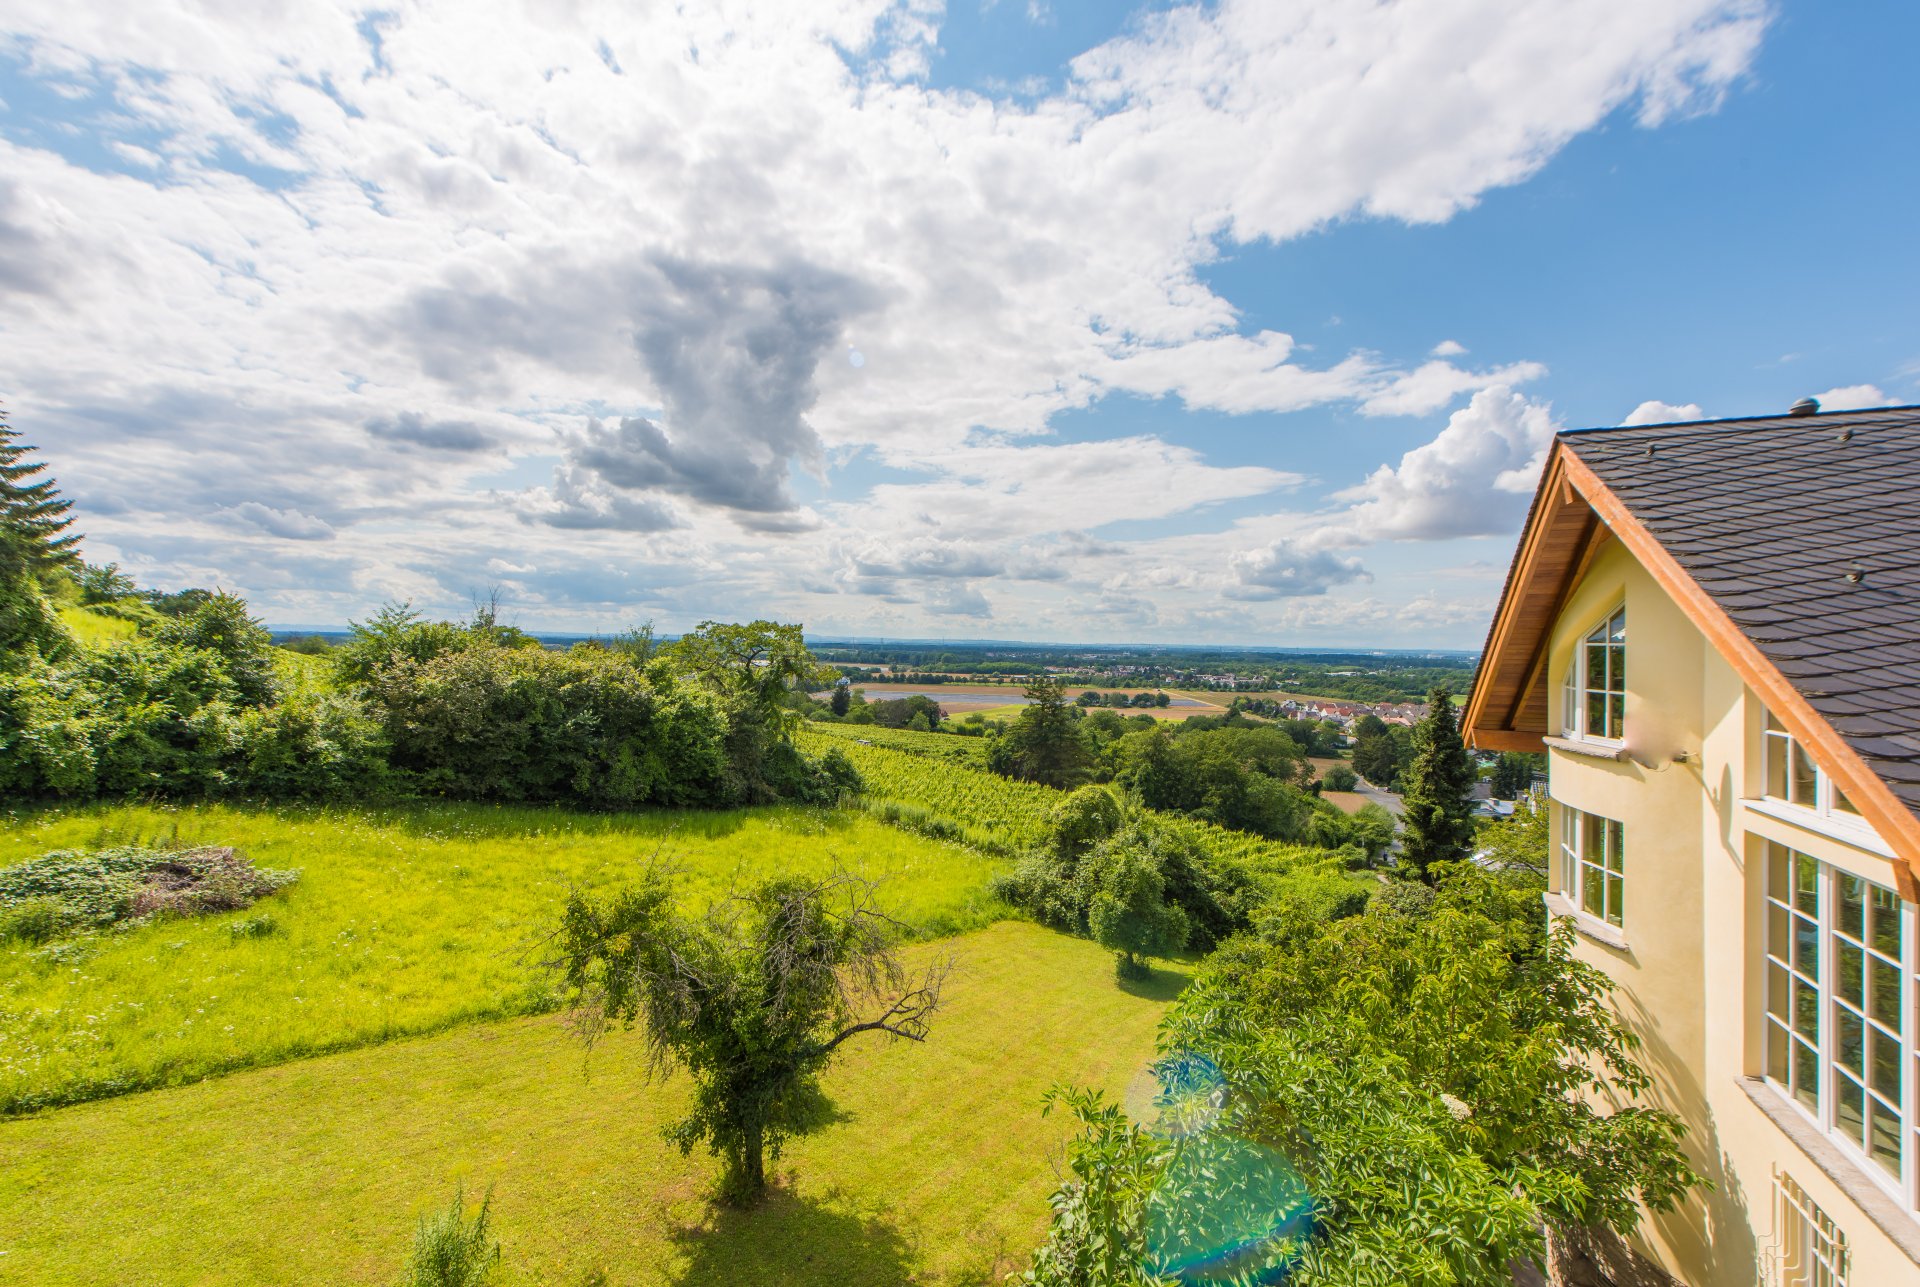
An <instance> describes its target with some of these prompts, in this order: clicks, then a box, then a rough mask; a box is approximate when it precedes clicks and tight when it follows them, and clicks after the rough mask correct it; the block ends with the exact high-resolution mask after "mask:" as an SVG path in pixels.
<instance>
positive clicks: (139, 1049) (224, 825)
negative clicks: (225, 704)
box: [0, 804, 1007, 1278]
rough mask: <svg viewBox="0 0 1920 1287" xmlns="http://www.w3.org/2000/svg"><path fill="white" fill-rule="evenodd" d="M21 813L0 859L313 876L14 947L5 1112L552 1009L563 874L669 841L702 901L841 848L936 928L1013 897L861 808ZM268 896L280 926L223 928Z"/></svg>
mask: <svg viewBox="0 0 1920 1287" xmlns="http://www.w3.org/2000/svg"><path fill="white" fill-rule="evenodd" d="M8 821H9V824H10V825H8V826H7V827H6V829H5V830H4V832H0V865H5V864H8V863H13V862H18V861H20V860H22V859H24V858H28V857H32V856H35V855H38V854H40V853H43V852H45V851H47V850H51V849H61V848H99V847H104V846H106V845H110V844H115V843H130V842H138V841H143V840H154V839H158V840H163V841H165V842H167V843H174V842H179V843H186V844H232V845H236V846H238V847H240V848H241V849H243V850H244V851H245V852H246V853H247V854H248V855H249V856H250V857H251V858H252V859H253V860H254V861H255V863H256V864H258V865H259V866H262V867H273V868H283V867H297V868H300V869H302V871H303V873H304V874H303V875H302V877H301V879H300V881H299V883H298V884H296V885H295V886H293V888H291V889H290V890H287V891H286V892H284V893H282V894H278V895H276V896H274V897H272V898H269V899H267V900H265V901H263V902H261V903H259V904H256V905H255V906H254V907H253V908H252V909H250V910H249V911H246V912H238V913H232V914H229V915H225V916H215V917H207V918H203V919H196V920H176V921H167V922H161V923H157V924H152V925H147V926H144V927H142V928H139V929H136V930H133V931H131V932H129V933H125V934H114V935H105V936H101V937H99V938H97V939H93V940H89V941H88V942H87V944H86V947H85V949H83V952H82V954H81V955H80V956H79V958H78V959H49V957H50V954H49V953H48V952H47V951H46V950H45V949H39V950H34V949H29V948H27V947H25V946H22V945H19V944H13V945H9V946H6V947H3V948H0V1112H19V1111H21V1110H23V1109H32V1108H35V1107H40V1106H44V1105H48V1104H58V1103H71V1102H75V1101H78V1100H84V1099H91V1098H98V1097H100V1096H102V1095H111V1094H116V1093H121V1092H124V1091H129V1090H137V1089H142V1088H146V1087H151V1086H159V1085H172V1084H178V1083H182V1082H187V1081H193V1080H195V1079H198V1078H201V1077H205V1076H207V1075H209V1074H212V1073H216V1072H223V1071H227V1070H230V1069H234V1068H241V1067H248V1066H254V1065H262V1064H273V1063H279V1062H282V1061H284V1060H288V1059H293V1058H298V1057H301V1056H304V1055H311V1054H316V1053H320V1052H323V1051H327V1050H339V1049H346V1048H349V1047H354V1046H361V1045H365V1044H367V1043H369V1042H377V1041H383V1040H388V1039H391V1038H394V1037H398V1036H404V1035H409V1034H418V1033H423V1032H432V1031H436V1030H438V1029H442V1028H446V1027H448V1026H450V1025H453V1024H458V1023H463V1022H472V1021H476V1020H481V1019H492V1018H501V1017H504V1016H507V1015H514V1014H526V1013H530V1012H533V1011H537V1010H539V1009H541V1008H542V1007H543V1006H545V1005H546V1004H547V1003H548V1002H549V999H550V984H549V980H548V977H547V975H546V972H545V971H544V970H542V969H541V968H540V967H539V965H538V958H539V955H540V947H539V944H540V940H541V939H542V938H543V937H544V935H545V934H546V933H547V932H548V931H550V930H551V928H552V927H553V925H554V923H555V922H556V920H557V918H558V914H559V909H560V904H561V901H562V900H563V899H564V898H565V896H566V893H567V890H568V889H569V888H570V887H572V886H573V885H575V884H579V885H583V886H589V887H592V886H606V885H610V884H616V883H618V882H620V881H621V880H623V879H624V878H626V877H628V876H630V875H631V874H632V873H634V872H635V871H636V870H638V869H639V868H640V867H642V866H643V865H644V864H646V863H647V862H648V861H649V860H650V859H652V858H653V857H654V856H655V855H656V854H657V855H659V857H660V858H661V859H662V860H663V861H666V862H668V863H670V864H671V865H673V866H674V867H676V868H678V869H680V870H681V871H682V872H683V873H684V878H683V888H684V889H685V891H686V893H687V894H688V896H689V898H690V899H692V900H694V901H695V902H704V901H705V900H707V899H708V898H711V897H714V896H718V895H722V894H724V893H725V892H726V891H728V890H730V889H733V888H737V887H739V886H741V885H743V884H749V883H752V882H754V881H756V880H758V879H760V878H762V877H763V876H765V875H768V874H771V873H773V872H776V871H782V872H801V873H808V872H824V871H827V870H830V869H831V868H833V867H834V866H836V865H844V866H846V867H847V868H849V869H850V870H853V871H856V872H860V873H863V874H865V875H868V876H872V877H877V878H881V879H883V880H884V881H885V885H884V886H883V893H882V900H881V901H882V903H883V905H884V906H886V907H887V909H888V910H890V911H891V912H892V913H893V914H894V915H896V916H898V917H900V918H901V919H903V920H905V921H907V922H908V923H910V924H912V925H914V926H916V927H917V928H918V929H920V930H921V931H922V932H923V933H926V934H929V935H937V934H951V933H957V932H960V931H963V930H967V929H973V928H977V927H979V926H981V925H984V924H987V923H988V922H990V921H992V920H995V919H997V918H998V917H1000V916H1003V915H1005V914H1006V912H1007V909H1006V908H1005V906H1004V905H1002V904H1000V903H999V902H998V901H997V900H995V899H993V898H992V897H991V895H989V894H988V893H987V891H986V885H987V880H988V878H989V876H991V874H992V873H993V872H994V871H995V870H996V869H997V868H998V866H999V863H998V861H997V860H995V859H992V858H989V857H985V856H983V855H981V854H978V853H976V852H974V851H972V850H969V849H964V848H960V847H957V846H954V845H949V844H945V843H941V842H939V841H934V840H929V839H926V838H924V837H920V836H916V835H912V834H908V833H906V832H903V831H901V830H899V829H897V828H893V827H888V826H884V825H881V824H880V823H877V822H875V821H873V820H871V819H869V818H866V817H864V816H861V815H859V814H856V813H850V812H835V811H824V810H809V809H760V810H753V811H751V812H745V811H740V812H722V813H670V812H655V813H645V814H631V815H605V814H583V813H571V812H567V811H563V810H558V809H510V808H499V807H489V806H483V805H453V804H449V805H422V806H414V807H409V808H393V809H319V808H298V807H274V808H271V809H264V808H263V809H253V808H235V807H227V806H213V805H209V806H198V807H190V808H145V807H137V808H129V807H98V808H81V809H65V810H52V811H47V812H44V813H29V814H25V815H15V816H12V817H10V818H9V819H8ZM261 913H265V914H267V915H270V916H271V917H272V918H273V921H274V924H275V927H276V931H277V932H275V933H272V934H270V935H269V936H267V937H261V938H237V937H235V936H234V935H233V934H232V933H230V932H229V930H228V925H229V924H230V923H233V922H235V921H238V920H241V919H245V918H248V917H251V916H257V915H259V914H261ZM52 955H57V954H52ZM4 1277H5V1272H4V1266H3V1265H0V1278H4Z"/></svg>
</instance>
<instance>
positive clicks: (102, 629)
mask: <svg viewBox="0 0 1920 1287" xmlns="http://www.w3.org/2000/svg"><path fill="white" fill-rule="evenodd" d="M60 620H61V622H62V623H63V624H65V626H66V627H67V629H68V630H70V631H72V632H73V637H74V638H75V639H78V640H79V641H80V643H81V644H82V645H83V646H84V647H88V648H99V647H103V646H104V645H106V644H110V643H115V642H117V641H119V640H121V639H131V638H133V637H134V635H136V634H138V633H139V632H140V630H139V627H138V626H136V625H134V623H133V622H131V621H128V620H127V619H126V618H124V617H110V616H107V615H106V614H105V613H100V612H89V611H87V610H86V609H85V608H62V609H60Z"/></svg>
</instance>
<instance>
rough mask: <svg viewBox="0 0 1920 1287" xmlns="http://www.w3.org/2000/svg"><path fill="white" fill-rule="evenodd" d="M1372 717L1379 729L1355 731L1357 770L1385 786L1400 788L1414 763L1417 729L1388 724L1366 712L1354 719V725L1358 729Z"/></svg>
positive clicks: (1376, 784) (1377, 784)
mask: <svg viewBox="0 0 1920 1287" xmlns="http://www.w3.org/2000/svg"><path fill="white" fill-rule="evenodd" d="M1369 720H1372V721H1373V723H1374V724H1375V725H1377V726H1378V730H1377V731H1373V730H1369V731H1367V732H1364V733H1362V732H1356V733H1355V734H1354V743H1353V768H1354V771H1355V772H1356V773H1358V774H1359V775H1360V776H1361V777H1363V778H1365V779H1366V780H1367V781H1369V782H1371V783H1373V785H1375V786H1377V787H1379V788H1381V789H1382V790H1385V791H1397V790H1399V789H1400V788H1401V786H1402V783H1401V777H1402V775H1403V774H1404V773H1405V772H1406V770H1407V767H1408V766H1409V765H1410V764H1412V763H1413V733H1412V732H1411V731H1410V730H1409V729H1407V728H1406V727H1405V726H1404V725H1400V724H1387V723H1385V722H1384V721H1382V720H1380V719H1378V718H1376V717H1375V716H1372V715H1362V716H1361V717H1360V718H1359V719H1357V720H1355V721H1354V727H1355V728H1356V729H1358V728H1359V727H1360V726H1361V725H1362V724H1365V723H1367V721H1369Z"/></svg>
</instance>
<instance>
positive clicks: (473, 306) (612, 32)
mask: <svg viewBox="0 0 1920 1287" xmlns="http://www.w3.org/2000/svg"><path fill="white" fill-rule="evenodd" d="M1916 39H1920V8H1917V7H1915V6H1912V5H1910V4H1906V3H1898V2H1896V0H1886V2H1884V3H1881V2H1875V0H1849V2H1848V3H1844V4H1843V3H1832V2H1831V0H1829V2H1828V3H1817V2H1815V0H1784V2H1781V3H1764V2H1763V0H1556V3H1554V4H1551V5H1542V4H1538V3H1526V2H1524V0H1504V2H1503V0H1288V2H1287V3H1276V2H1274V0H1264V2H1261V3H1235V2H1231V0H1223V2H1221V3H1217V4H1208V5H1201V6H1177V5H1167V4H1148V5H1144V6H1137V7H1128V6H1126V5H1122V4H1113V3H1087V4H1077V5H1070V4H1067V3H1065V2H1064V0H1024V2H1023V0H951V2H950V3H947V4H944V5H943V4H941V3H940V0H893V2H889V0H809V3H807V4H804V5H797V4H791V3H770V4H735V3H715V4H701V5H697V4H669V3H644V2H642V3H635V2H634V0H618V2H617V3H596V2H594V0H551V2H549V3H541V2H538V0H518V2H515V0H460V2H459V3H451V2H448V3H440V2H433V3H406V2H400V3H387V4H384V5H382V6H381V7H378V8H372V7H362V6H355V5H349V4H336V3H327V2H325V0H300V3H286V2H282V3H277V4H276V3H262V2H260V0H252V2H250V3H234V2H231V0H202V2H201V3H180V2H178V0H148V2H147V3H143V4H141V5H138V6H128V5H124V4H106V3H98V2H95V0H12V3H10V4H9V5H7V6H6V9H5V11H4V13H3V14H0V402H3V403H4V405H5V407H6V409H7V412H8V416H9V419H10V420H11V423H12V424H13V425H14V427H15V428H16V429H19V430H21V431H22V433H23V434H24V436H25V438H26V440H27V441H30V442H33V443H36V444H37V445H38V446H39V447H40V449H41V452H42V454H43V456H44V457H45V458H46V459H48V460H49V461H50V463H51V464H52V467H53V472H54V473H55V474H56V475H57V477H58V479H59V481H60V484H61V486H62V488H63V490H64V492H65V493H66V494H67V495H68V496H69V497H70V498H72V499H73V500H74V501H75V502H76V512H77V513H78V515H79V519H80V527H81V528H82V530H83V531H84V532H85V533H86V536H87V541H86V554H87V557H88V558H89V559H90V560H91V561H93V562H96V563H104V562H108V561H115V562H118V563H119V564H121V566H122V567H123V568H125V569H126V570H128V571H129V572H130V573H132V574H133V575H134V576H135V577H136V579H138V580H139V581H140V582H141V583H143V584H148V585H154V586H159V587H162V588H168V589H177V588H182V587H185V586H189V585H209V586H210V585H219V586H222V587H224V588H227V589H230V590H234V591H236V592H238V593H241V594H244V595H245V596H246V597H247V598H248V599H249V600H250V602H251V603H252V604H253V606H254V609H255V611H256V612H257V613H258V614H259V615H260V616H262V617H263V618H264V619H266V620H267V621H268V622H269V623H271V624H274V625H279V626H322V627H324V626H339V625H342V624H344V623H345V622H347V621H349V620H352V619H357V618H360V617H363V616H365V615H366V614H368V613H369V612H370V611H372V610H373V609H374V608H376V607H377V606H378V605H380V604H381V603H383V602H387V601H408V602H411V603H412V604H414V605H415V607H417V608H419V609H422V610H424V611H426V612H429V613H433V614H436V615H462V614H464V613H465V612H466V611H468V610H470V607H471V605H472V604H473V602H474V601H475V600H476V599H479V598H483V597H486V596H488V595H489V594H493V593H497V594H498V595H499V597H500V599H501V600H502V601H503V603H504V605H505V612H506V616H507V617H508V618H509V619H511V620H513V621H515V622H516V623H518V624H520V625H522V626H524V627H527V628H529V629H536V630H552V631H610V630H618V629H622V628H626V627H629V626H632V625H636V624H639V623H641V622H645V621H651V622H653V623H654V624H655V626H656V627H657V628H658V629H660V630H662V631H663V632H668V633H672V632H677V631H679V630H682V629H685V628H687V627H690V626H692V625H694V624H696V623H698V622H699V621H702V620H706V619H721V620H746V619H751V618H760V617H766V618H773V619H778V620H783V621H799V622H803V623H804V624H805V625H806V626H807V628H808V630H809V632H810V633H814V634H819V635H843V636H844V635H854V636H880V637H896V638H901V637H912V638H930V639H937V638H951V639H963V638H996V639H1031V640H1049V641H1061V642H1080V641H1089V642H1091V641H1105V642H1122V641H1126V642H1143V643H1144V642H1167V643H1195V644H1201V643H1205V644H1251V645H1271V646H1319V647H1336V646H1379V647H1399V648H1408V647H1411V648H1422V647H1431V648H1473V647H1477V646H1478V645H1479V644H1480V642H1481V641H1482V639H1483V638H1484V635H1485V631H1486V625H1487V621H1488V619H1489V617H1490V615H1491V613H1492V610H1493V607H1494V603H1495V600H1496V599H1497V597H1498V593H1499V588H1500V583H1501V579H1502V577H1503V576H1504V574H1505V570H1506V566H1507V563H1508V561H1509V559H1510V557H1511V555H1512V551H1513V547H1514V542H1515V540H1516V538H1517V535H1518V531H1519V526H1520V523H1521V520H1522V519H1523V517H1524V515H1525V510H1526V506H1527V503H1528V500H1529V499H1530V497H1531V494H1532V491H1533V488H1534V486H1535V483H1536V481H1537V479H1538V475H1539V469H1540V465H1541V462H1542V460H1543V458H1544V453H1545V449H1546V447H1547V444H1548V442H1549V440H1550V438H1551V436H1552V434H1553V433H1554V432H1555V431H1556V430H1558V429H1562V428H1575V427H1586V426H1593V425H1606V424H1617V423H1623V422H1636V423H1645V422H1652V421H1657V420H1671V419H1692V418H1699V417H1715V416H1739V415H1759V414H1770V413H1778V412H1780V411H1782V410H1784V409H1785V408H1786V407H1787V406H1789V405H1790V404H1791V403H1792V402H1793V401H1794V400H1796V399H1797V398H1800V397H1803V396H1809V395H1811V396H1816V397H1818V398H1820V400H1821V401H1822V404H1823V405H1824V406H1826V407H1828V408H1829V409H1837V408H1841V407H1847V406H1863V405H1877V404H1885V403H1912V402H1920V314H1917V313H1916V310H1915V308H1914V306H1913V303H1912V301H1913V299H1914V297H1915V286H1916V268H1920V246H1917V245H1916V239H1915V238H1914V236H1913V228H1914V215H1913V211H1914V210H1915V209H1916V207H1920V178H1916V173H1917V172H1916V168H1915V167H1914V165H1913V145H1914V142H1915V140H1916V138H1917V137H1920V96H1917V95H1915V94H1913V93H1912V92H1911V90H1910V89H1904V88H1903V86H1906V85H1908V84H1909V77H1908V69H1907V68H1906V66H1905V65H1904V51H1905V50H1907V49H1910V48H1911V47H1912V46H1913V44H1914V42H1915V40H1916Z"/></svg>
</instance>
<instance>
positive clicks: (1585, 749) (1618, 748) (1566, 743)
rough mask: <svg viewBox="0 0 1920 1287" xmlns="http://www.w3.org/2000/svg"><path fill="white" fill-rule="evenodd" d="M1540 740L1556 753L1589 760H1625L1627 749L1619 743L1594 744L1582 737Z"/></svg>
mask: <svg viewBox="0 0 1920 1287" xmlns="http://www.w3.org/2000/svg"><path fill="white" fill-rule="evenodd" d="M1540 740H1541V741H1542V742H1545V743H1546V744H1547V745H1548V746H1550V747H1552V748H1553V749H1554V750H1556V751H1562V752H1564V753H1566V754H1568V755H1579V756H1584V757H1585V758H1587V759H1589V760H1624V759H1626V758H1627V748H1626V747H1625V746H1624V745H1622V744H1621V743H1619V742H1596V741H1592V740H1591V739H1588V738H1584V737H1543V738H1541V739H1540Z"/></svg>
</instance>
